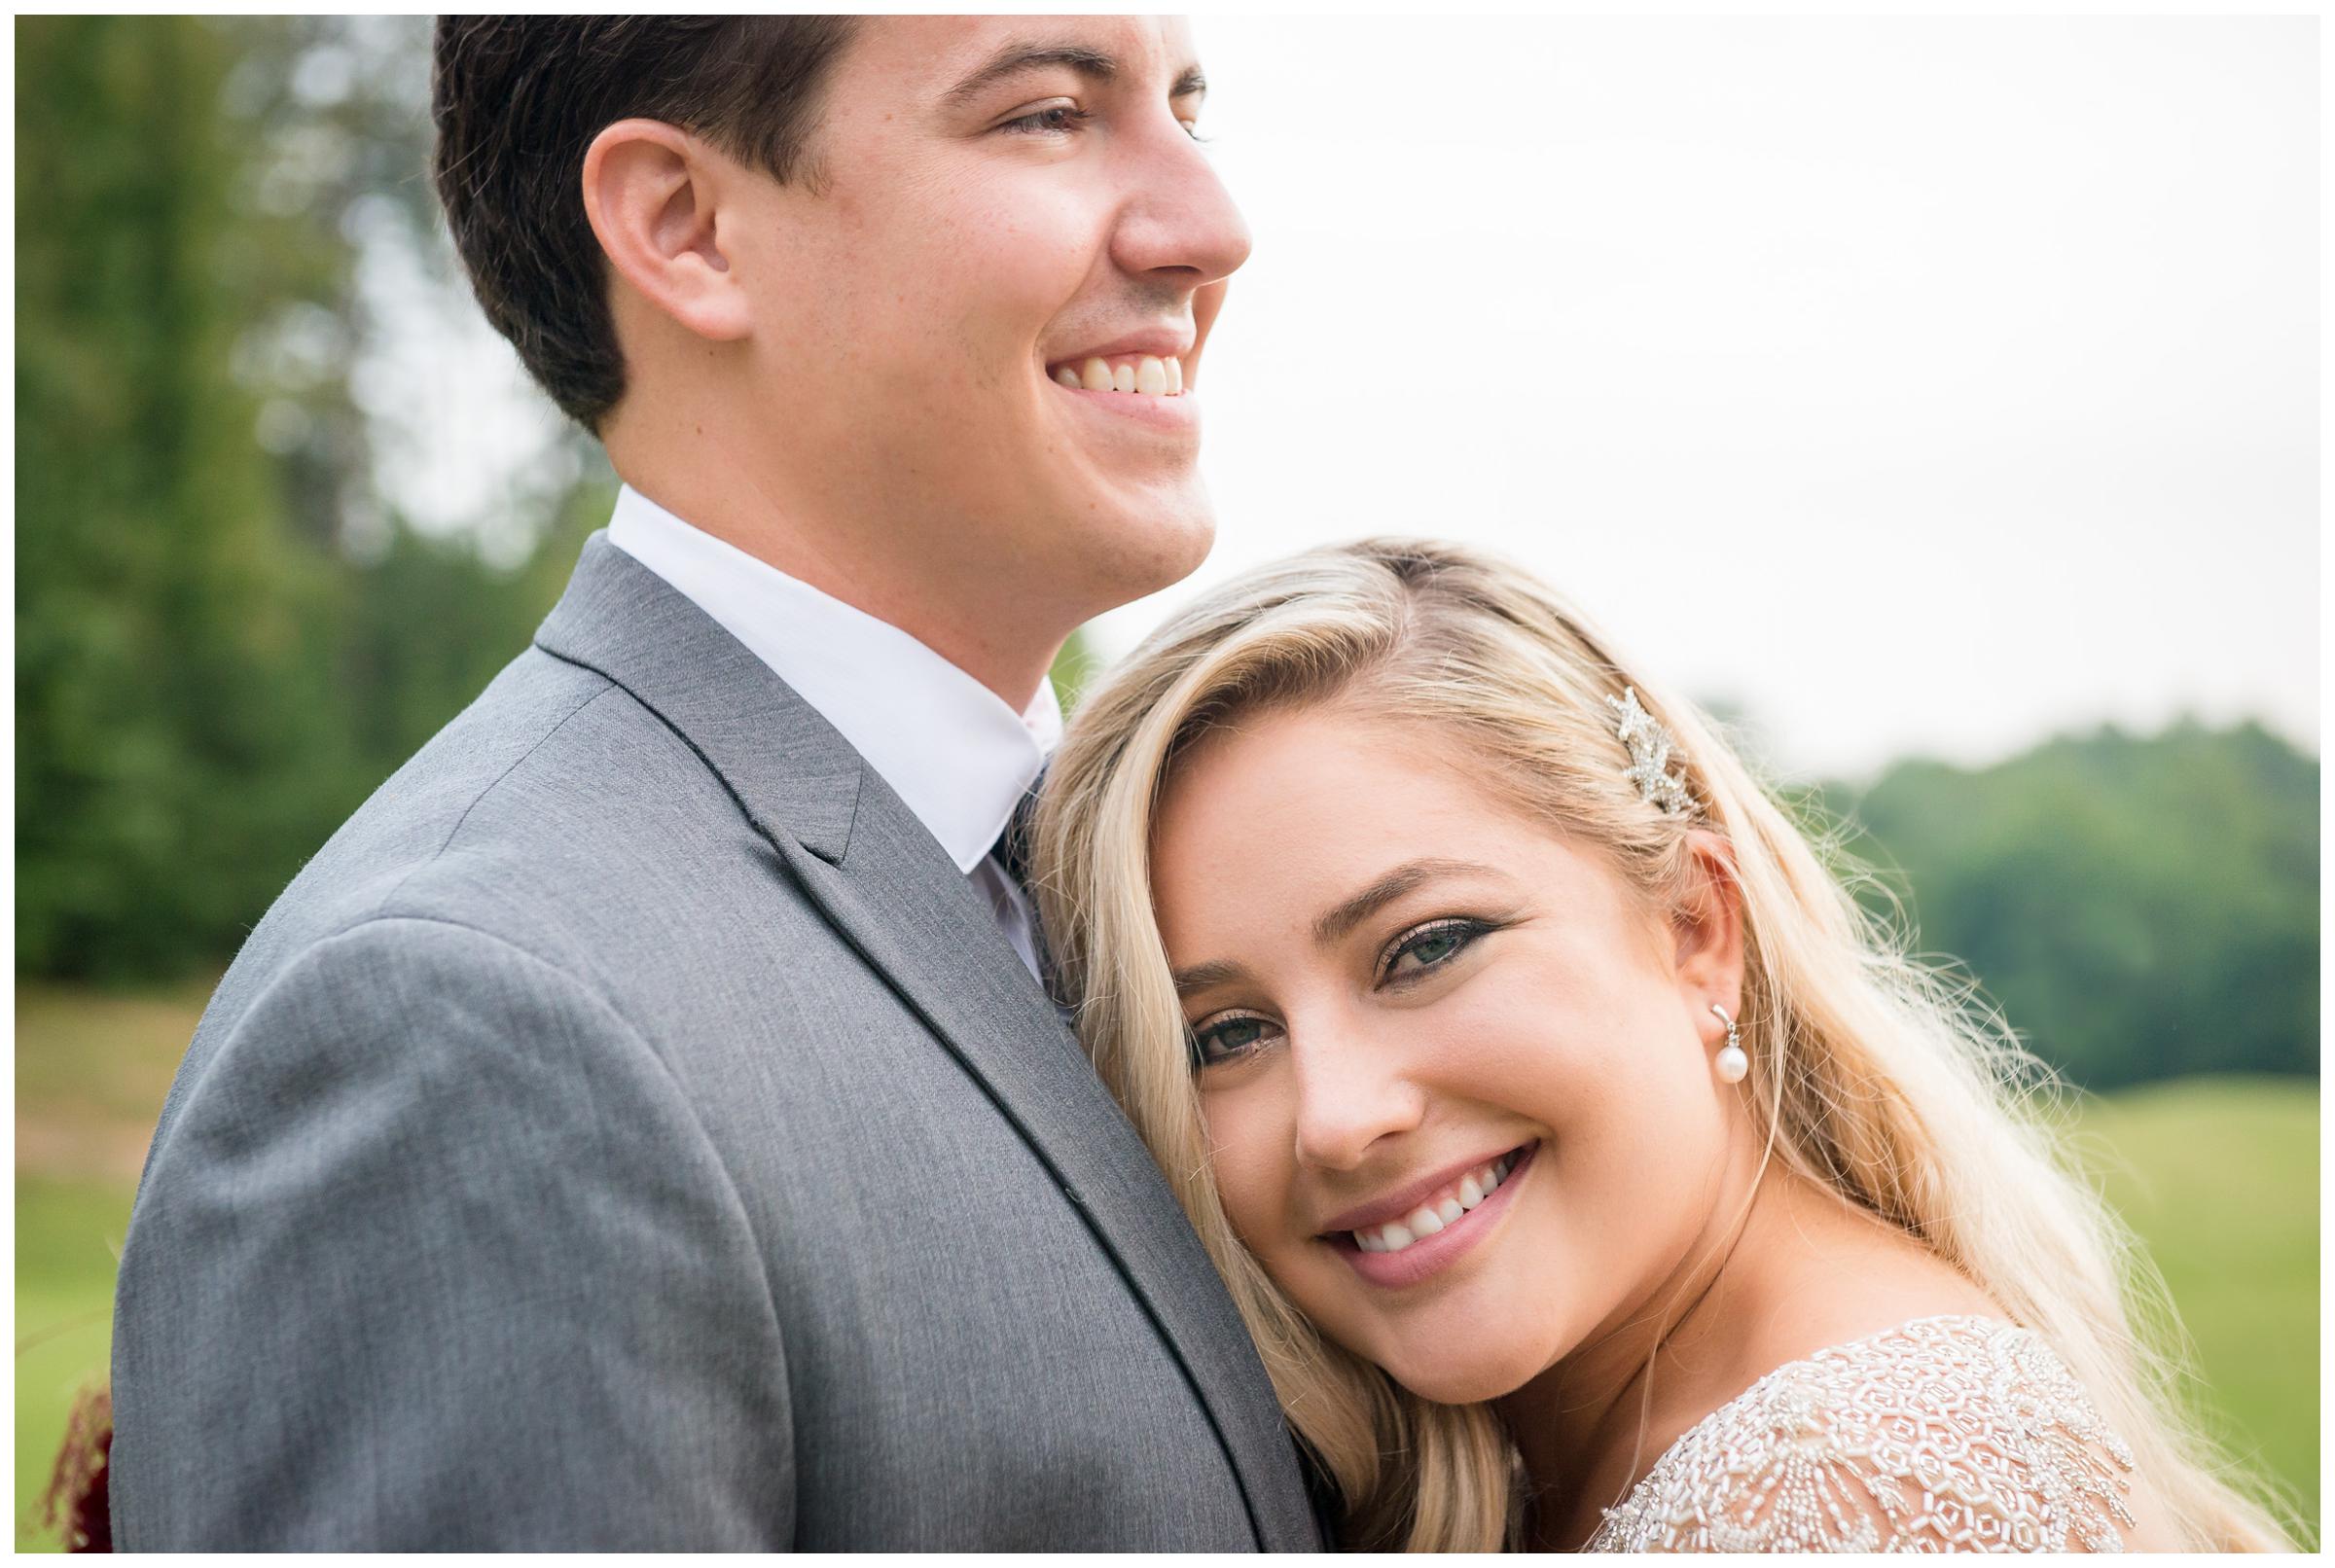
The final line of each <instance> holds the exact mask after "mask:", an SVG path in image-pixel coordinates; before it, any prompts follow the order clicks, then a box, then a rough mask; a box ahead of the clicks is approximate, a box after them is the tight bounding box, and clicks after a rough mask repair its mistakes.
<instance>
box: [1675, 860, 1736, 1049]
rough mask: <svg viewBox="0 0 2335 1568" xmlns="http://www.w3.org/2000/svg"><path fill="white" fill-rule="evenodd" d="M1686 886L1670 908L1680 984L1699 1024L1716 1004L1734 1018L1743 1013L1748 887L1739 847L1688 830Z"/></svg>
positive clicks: (1689, 1009)
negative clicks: (1741, 875)
mask: <svg viewBox="0 0 2335 1568" xmlns="http://www.w3.org/2000/svg"><path fill="white" fill-rule="evenodd" d="M1686 852H1687V868H1686V876H1687V885H1686V889H1685V891H1684V892H1683V894H1682V895H1681V896H1680V898H1679V901H1678V908H1677V909H1674V910H1672V911H1671V914H1670V930H1671V932H1672V934H1673V935H1674V936H1675V938H1676V940H1677V944H1678V945H1677V966H1678V985H1679V988H1680V990H1682V991H1684V992H1686V993H1688V1011H1689V1012H1691V1013H1693V1014H1694V1016H1695V1020H1696V1022H1697V1023H1698V1024H1701V1023H1703V1022H1705V1021H1706V1019H1708V1018H1709V1008H1710V1006H1711V1004H1712V1003H1716V1004H1717V1005H1718V1006H1720V1007H1723V1008H1725V1009H1726V1010H1727V1016H1729V1017H1736V1018H1740V1017H1742V993H1743V889H1742V883H1741V882H1740V881H1738V880H1737V878H1736V874H1735V846H1734V845H1733V844H1731V843H1729V842H1728V841H1727V840H1726V839H1725V838H1722V837H1719V835H1717V834H1715V833H1712V832H1711V831H1710V830H1709V829H1707V828H1691V829H1689V830H1688V831H1687V835H1686Z"/></svg>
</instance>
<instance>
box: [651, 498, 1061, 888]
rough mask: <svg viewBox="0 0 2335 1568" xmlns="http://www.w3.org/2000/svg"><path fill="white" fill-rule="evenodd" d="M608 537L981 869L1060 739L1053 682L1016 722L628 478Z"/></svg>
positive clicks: (922, 650) (881, 630) (873, 623)
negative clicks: (788, 691)
mask: <svg viewBox="0 0 2335 1568" xmlns="http://www.w3.org/2000/svg"><path fill="white" fill-rule="evenodd" d="M608 539H609V542H610V543H611V544H613V545H615V546H616V547H617V548H618V549H620V550H622V551H623V552H625V553H626V554H628V555H629V556H631V557H632V558H633V559H634V560H636V561H638V562H640V564H641V565H643V566H646V567H647V568H648V569H649V570H650V571H652V572H655V573H656V574H657V575H658V576H659V577H661V578H663V579H665V582H666V583H668V584H669V585H671V586H672V587H673V588H675V589H677V590H678V591H679V592H680V593H682V594H683V595H684V596H686V597H687V598H688V599H689V600H690V601H691V602H692V603H694V604H695V605H697V607H698V608H699V609H700V610H702V611H704V612H705V613H706V614H707V615H708V616H711V617H712V618H713V619H714V621H715V622H716V623H717V624H720V625H721V627H722V629H724V630H725V631H727V632H729V633H730V635H732V636H733V637H736V639H737V640H738V641H739V642H741V643H743V644H745V646H746V648H747V650H748V651H749V652H751V653H752V654H753V655H754V657H755V658H757V659H761V660H762V661H763V662H764V663H765V664H768V665H769V666H770V667H771V669H772V671H773V672H774V673H775V674H776V675H777V676H778V678H779V679H780V680H782V681H784V682H786V684H787V685H788V686H790V687H792V688H794V690H795V693H796V695H799V696H801V697H802V698H803V700H804V701H806V702H808V703H809V704H810V705H811V706H812V707H813V708H816V709H817V710H818V712H819V715H820V717H822V718H824V719H825V720H826V721H827V722H828V723H829V724H831V725H833V726H835V728H836V729H837V730H838V731H840V732H841V733H842V734H843V737H844V739H845V740H847V741H849V742H850V743H851V746H852V748H853V749H854V750H856V751H857V752H858V753H859V754H860V756H861V757H863V758H865V759H866V760H867V763H868V766H871V767H873V768H875V769H876V771H877V772H878V773H880V774H881V775H882V777H883V781H884V782H885V783H886V784H889V785H890V786H891V787H892V792H893V793H894V794H895V795H898V796H899V797H900V799H901V801H902V802H904V803H905V804H906V805H907V806H908V808H909V810H910V811H911V812H913V813H915V815H916V820H917V821H919V822H921V823H923V824H924V828H925V831H926V832H928V833H930V834H931V835H932V836H933V837H935V838H937V839H938V840H940V845H941V848H942V849H944V850H945V851H947V852H948V855H949V858H950V859H951V860H952V861H954V862H955V863H956V869H957V870H958V871H960V872H970V871H972V869H973V868H974V867H975V866H978V865H979V864H981V860H982V857H983V856H985V855H987V854H988V852H989V848H990V846H991V845H992V844H994V843H995V842H996V841H997V836H998V835H999V834H1001V833H1003V832H1004V831H1005V824H1006V821H1007V819H1008V818H1009V817H1011V816H1012V815H1013V812H1014V807H1015V806H1017V805H1018V804H1020V803H1021V801H1022V797H1023V795H1024V793H1026V792H1027V791H1028V789H1029V787H1030V785H1032V784H1034V783H1035V782H1037V777H1038V774H1039V773H1040V772H1041V771H1042V770H1043V769H1044V767H1045V766H1046V759H1047V757H1048V756H1049V755H1051V754H1052V752H1053V751H1054V748H1055V745H1056V743H1057V742H1058V741H1060V739H1061V735H1062V710H1061V707H1060V703H1059V702H1058V701H1057V699H1056V697H1055V694H1054V682H1053V681H1052V680H1051V679H1048V680H1042V681H1040V682H1039V683H1038V691H1037V695H1035V696H1034V697H1032V698H1031V699H1030V703H1029V706H1028V707H1027V708H1026V709H1024V711H1023V712H1021V713H1019V714H1017V713H1016V712H1014V710H1013V709H1012V708H1010V707H1008V706H1007V705H1006V704H1005V702H1004V701H1003V700H1001V699H1000V698H999V697H998V695H997V694H996V693H994V692H991V691H990V690H989V689H988V687H986V686H984V685H982V684H981V683H980V682H979V681H977V680H975V679H974V678H973V677H972V676H970V675H968V674H966V673H965V672H964V671H963V670H961V669H959V668H957V667H956V666H955V665H954V664H952V663H951V662H949V660H947V659H943V658H942V657H941V656H940V655H939V654H936V653H934V652H933V651H932V650H931V649H929V648H927V647H925V646H924V645H923V644H922V643H920V642H918V641H916V638H914V637H912V636H910V635H909V634H908V633H907V632H905V631H902V630H901V629H900V628H899V627H898V626H895V625H893V624H890V623H889V622H884V621H879V620H877V619H876V618H875V617H874V616H872V615H869V614H868V613H867V612H866V611H864V610H858V609H854V608H853V607H852V606H850V605H848V604H845V603H844V601H843V600H841V599H837V598H831V597H829V596H828V595H827V594H824V593H822V592H820V591H819V590H818V589H817V588H812V587H811V586H810V585H809V584H808V583H803V582H799V581H797V580H796V579H794V578H791V577H789V576H787V575H786V574H785V573H784V572H781V571H779V570H778V569H777V568H776V567H774V566H772V565H771V564H770V563H769V562H767V561H763V560H758V559H756V558H755V557H754V556H752V555H749V554H747V553H746V552H744V551H742V550H739V549H737V548H736V546H734V545H730V544H726V543H724V542H723V541H721V540H719V539H716V538H714V537H713V535H711V534H709V533H706V532H704V531H702V530H701V529H699V528H695V527H692V526H691V525H690V524H688V523H686V522H683V521H682V520H681V519H680V518H679V517H674V516H673V515H672V514H671V513H669V512H667V511H665V508H663V507H661V506H659V505H658V504H657V503H656V502H654V501H652V500H650V499H649V498H648V497H647V496H645V495H642V494H641V493H640V492H639V491H637V490H635V489H633V488H632V487H631V486H630V485H629V484H628V485H626V486H624V487H623V488H622V489H620V490H619V491H618V492H617V497H616V511H615V513H614V515H613V516H611V517H610V518H609V519H608Z"/></svg>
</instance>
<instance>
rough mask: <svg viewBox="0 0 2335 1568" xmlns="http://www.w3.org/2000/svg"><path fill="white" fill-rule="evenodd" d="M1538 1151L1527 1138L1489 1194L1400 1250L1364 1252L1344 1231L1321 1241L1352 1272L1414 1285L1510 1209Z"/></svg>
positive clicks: (1388, 1283)
mask: <svg viewBox="0 0 2335 1568" xmlns="http://www.w3.org/2000/svg"><path fill="white" fill-rule="evenodd" d="M1539 1152H1540V1145H1539V1144H1538V1143H1530V1144H1527V1145H1526V1146H1525V1147H1524V1148H1523V1149H1522V1150H1521V1151H1520V1152H1519V1153H1518V1154H1517V1156H1516V1162H1515V1163H1514V1164H1513V1165H1511V1166H1510V1167H1509V1169H1508V1174H1507V1176H1506V1177H1505V1178H1504V1179H1503V1180H1502V1181H1501V1183H1500V1185H1499V1187H1498V1188H1497V1189H1496V1190H1494V1191H1493V1193H1492V1194H1491V1196H1489V1197H1487V1198H1485V1199H1484V1201H1483V1202H1481V1203H1479V1204H1477V1205H1476V1206H1475V1207H1474V1208H1472V1209H1468V1210H1465V1211H1464V1212H1463V1213H1461V1214H1460V1216H1459V1218H1458V1219H1456V1220H1454V1221H1451V1222H1450V1223H1448V1224H1446V1225H1445V1226H1444V1227H1443V1229H1441V1230H1439V1231H1437V1232H1436V1233H1435V1234H1433V1235H1429V1236H1419V1237H1418V1238H1417V1239H1415V1240H1414V1241H1413V1242H1412V1243H1411V1244H1410V1245H1409V1246H1407V1247H1405V1248H1403V1249H1402V1250H1401V1251H1400V1252H1364V1251H1363V1250H1362V1249H1361V1248H1360V1247H1359V1246H1357V1245H1356V1244H1355V1242H1354V1238H1353V1236H1352V1235H1351V1234H1349V1233H1347V1232H1343V1231H1342V1232H1339V1233H1337V1234H1334V1235H1330V1236H1327V1237H1325V1238H1323V1239H1324V1244H1325V1245H1327V1246H1329V1247H1331V1248H1333V1249H1334V1250H1336V1251H1337V1252H1338V1254H1339V1255H1340V1256H1341V1257H1343V1258H1345V1259H1346V1261H1347V1263H1348V1264H1350V1265H1352V1266H1353V1270H1354V1272H1355V1273H1357V1274H1360V1275H1361V1276H1362V1277H1363V1278H1364V1279H1365V1280H1367V1281H1369V1282H1370V1283H1371V1284H1373V1285H1377V1286H1381V1287H1383V1288H1385V1289H1389V1290H1400V1289H1402V1288H1404V1287H1405V1286H1410V1285H1416V1284H1418V1283H1419V1281H1421V1280H1423V1279H1426V1278H1428V1277H1429V1276H1431V1275H1434V1274H1438V1273H1440V1272H1442V1271H1443V1270H1444V1269H1445V1268H1447V1267H1449V1266H1450V1265H1453V1264H1455V1263H1456V1262H1458V1260H1459V1259H1460V1258H1461V1257H1463V1256H1464V1255H1465V1254H1466V1253H1468V1252H1469V1251H1470V1250H1472V1249H1473V1248H1474V1247H1475V1245H1476V1243H1477V1242H1479V1241H1481V1240H1483V1239H1484V1238H1485V1237H1486V1236H1489V1235H1490V1234H1491V1231H1492V1229H1493V1228H1494V1227H1495V1226H1496V1225H1497V1224H1498V1222H1499V1219H1500V1216H1501V1215H1503V1214H1505V1213H1507V1212H1508V1205H1509V1202H1510V1199H1511V1197H1512V1195H1513V1194H1515V1192H1516V1189H1517V1187H1518V1186H1519V1185H1520V1184H1522V1183H1523V1181H1524V1180H1525V1178H1526V1176H1527V1173H1528V1172H1529V1171H1530V1170H1531V1168H1532V1161H1533V1157H1534V1156H1536V1155H1537V1154H1539Z"/></svg>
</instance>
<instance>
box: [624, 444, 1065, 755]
mask: <svg viewBox="0 0 2335 1568" xmlns="http://www.w3.org/2000/svg"><path fill="white" fill-rule="evenodd" d="M611 455H612V456H613V455H614V454H613V453H612V454H611ZM632 466H633V465H627V464H622V463H620V464H619V466H618V474H619V476H620V477H621V478H622V479H623V480H624V481H625V482H626V483H628V484H629V485H631V486H632V488H634V489H635V490H638V491H639V492H640V493H641V494H642V495H644V496H646V497H648V498H649V499H650V500H652V501H655V502H656V503H657V504H658V505H659V506H661V507H663V508H665V510H666V511H667V512H670V513H671V514H672V515H673V516H674V517H679V518H680V519H682V520H683V521H684V522H687V523H688V524H689V525H690V526H692V527H694V528H697V529H699V530H700V532H703V533H706V534H710V535H712V536H713V537H714V538H716V539H719V540H721V541H722V542H723V543H724V544H726V545H729V546H730V547H732V548H733V549H735V550H737V551H739V552H743V553H745V554H748V555H751V556H753V557H754V558H755V559H756V560H759V561H762V562H763V563H764V564H766V565H768V566H771V567H772V568H774V569H776V570H778V571H781V572H784V573H785V574H786V575H787V576H789V577H791V578H793V579H794V580H795V581H797V582H799V583H803V584H807V585H808V586H809V587H811V588H816V589H818V590H819V591H820V592H821V593H824V594H826V595H827V596H828V597H829V598H832V599H836V600H840V601H841V602H843V603H844V604H847V605H849V606H851V607H852V608H853V609H855V610H858V611H860V612H861V613H862V614H865V615H870V616H874V617H875V618H876V619H877V620H879V621H881V622H884V623H886V624H889V625H893V626H897V627H899V628H900V629H901V630H902V631H905V632H907V633H908V634H909V635H910V636H912V637H914V638H916V640H917V641H918V642H920V643H922V644H923V645H924V646H925V647H927V648H929V649H931V650H932V651H933V652H934V653H936V654H938V655H940V656H941V657H942V658H943V659H947V660H949V662H950V663H952V664H954V665H955V666H956V667H957V668H958V669H961V670H963V671H964V672H965V673H966V674H968V675H970V676H972V677H973V678H974V679H975V680H977V681H979V682H980V683H981V684H982V685H983V686H985V687H987V688H988V690H989V691H990V692H992V693H994V694H995V695H996V696H997V697H998V699H999V700H1001V701H1003V702H1004V703H1005V704H1006V705H1007V706H1008V707H1010V708H1012V709H1013V710H1014V711H1015V712H1016V713H1023V712H1025V711H1027V709H1028V707H1029V705H1030V703H1031V701H1032V700H1033V699H1034V698H1035V697H1036V696H1037V694H1038V687H1039V684H1040V683H1041V682H1043V681H1044V680H1045V679H1046V676H1047V672H1048V670H1050V669H1051V668H1052V667H1053V664H1054V659H1055V656H1056V655H1057V654H1058V653H1060V651H1061V646H1062V644H1063V643H1064V642H1065V641H1067V640H1068V637H1069V633H1070V631H1071V630H1072V629H1073V628H1074V627H1075V626H1076V624H1077V618H1076V617H1072V618H1070V619H1069V620H1068V621H1067V622H1066V623H1064V622H1063V620H1062V619H1061V617H1060V616H1059V615H1058V614H1055V613H1052V612H1051V609H1050V607H1046V606H1042V605H1039V604H1033V603H1032V602H1030V601H1031V596H1030V594H1029V592H1028V588H1030V587H1031V585H1026V584H1024V585H994V586H990V588H989V589H988V590H986V591H985V585H984V584H982V583H979V582H973V581H966V580H965V579H964V578H963V576H962V574H957V575H956V576H955V578H954V580H952V581H946V582H935V581H933V580H932V579H933V578H934V577H935V576H937V575H941V574H934V573H932V572H931V571H929V570H928V569H926V570H920V569H919V566H920V565H921V563H918V562H916V561H915V560H914V559H913V557H912V558H900V557H899V556H898V555H897V554H896V553H887V552H880V551H878V550H876V549H873V548H870V547H869V546H868V544H867V540H868V538H869V533H870V531H869V530H866V529H864V528H851V527H846V526H843V525H841V524H836V525H830V526H820V525H812V524H807V523H806V522H804V521H803V520H802V518H801V517H800V516H799V515H797V514H796V513H795V512H794V510H793V509H791V508H789V507H787V506H786V505H784V504H783V503H782V502H780V501H778V500H776V499H774V498H772V497H771V496H770V495H768V493H767V492H766V491H765V490H764V489H763V488H762V487H761V486H758V485H756V484H755V483H754V482H753V481H752V480H751V478H747V477H743V476H739V477H738V479H739V487H738V488H737V489H736V490H733V489H731V488H730V487H729V486H727V485H718V486H717V485H705V484H702V483H695V482H692V481H690V480H689V479H688V478H686V477H682V476H676V475H670V474H666V473H664V472H662V471H660V470H657V469H656V468H655V467H654V466H653V465H640V466H641V467H643V468H645V469H646V470H647V471H646V472H640V473H637V474H636V473H634V472H629V468H631V467H632Z"/></svg>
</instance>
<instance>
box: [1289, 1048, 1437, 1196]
mask: <svg viewBox="0 0 2335 1568" xmlns="http://www.w3.org/2000/svg"><path fill="white" fill-rule="evenodd" d="M1301 1027H1303V1025H1301V1024H1299V1023H1298V1021H1297V1020H1296V1019H1294V1018H1293V1019H1291V1020H1289V1023H1288V1028H1289V1030H1290V1035H1289V1048H1288V1049H1289V1051H1290V1057H1291V1060H1292V1062H1293V1063H1294V1065H1295V1067H1296V1072H1297V1158H1298V1159H1299V1160H1300V1161H1301V1162H1303V1163H1305V1164H1308V1165H1311V1166H1314V1167H1316V1168H1319V1169H1326V1170H1352V1169H1354V1168H1355V1167H1356V1166H1358V1165H1360V1164H1361V1163H1362V1161H1363V1160H1364V1159H1365V1158H1367V1157H1368V1156H1369V1154H1370V1151H1371V1149H1372V1147H1373V1146H1374V1145H1376V1144H1377V1143H1378V1141H1379V1140H1380V1139H1382V1138H1387V1137H1393V1136H1395V1135H1397V1134H1399V1133H1404V1132H1409V1131H1411V1130H1412V1129H1413V1128H1415V1127H1417V1126H1418V1125H1419V1122H1420V1121H1421V1119H1422V1118H1423V1117H1424V1116H1425V1113H1426V1096H1425V1094H1424V1093H1422V1092H1421V1091H1420V1089H1419V1086H1418V1085H1417V1084H1416V1083H1414V1082H1413V1081H1412V1080H1411V1078H1410V1077H1409V1076H1408V1075H1407V1074H1406V1073H1405V1072H1404V1071H1403V1068H1402V1063H1401V1062H1400V1060H1399V1059H1398V1058H1397V1056H1396V1054H1395V1053H1394V1052H1392V1051H1388V1050H1386V1049H1385V1047H1384V1043H1383V1042H1372V1041H1369V1040H1367V1039H1364V1038H1361V1037H1360V1036H1359V1035H1358V1034H1357V1033H1356V1032H1354V1031H1350V1030H1349V1031H1345V1032H1344V1037H1343V1038H1340V1036H1339V1034H1337V1033H1332V1032H1330V1031H1329V1030H1328V1029H1326V1028H1325V1027H1322V1026H1316V1027H1314V1028H1312V1029H1311V1030H1309V1032H1308V1035H1307V1036H1305V1037H1301V1036H1300V1035H1299V1034H1298V1033H1297V1031H1298V1029H1299V1028H1301ZM1325 1036H1326V1037H1325Z"/></svg>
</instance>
